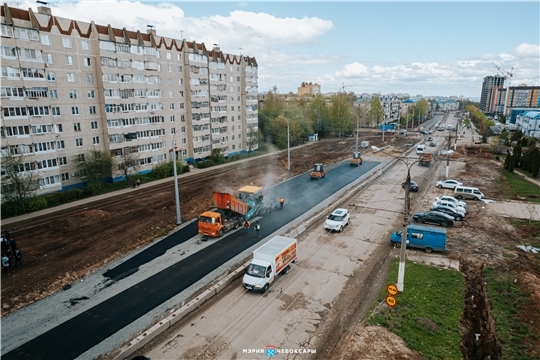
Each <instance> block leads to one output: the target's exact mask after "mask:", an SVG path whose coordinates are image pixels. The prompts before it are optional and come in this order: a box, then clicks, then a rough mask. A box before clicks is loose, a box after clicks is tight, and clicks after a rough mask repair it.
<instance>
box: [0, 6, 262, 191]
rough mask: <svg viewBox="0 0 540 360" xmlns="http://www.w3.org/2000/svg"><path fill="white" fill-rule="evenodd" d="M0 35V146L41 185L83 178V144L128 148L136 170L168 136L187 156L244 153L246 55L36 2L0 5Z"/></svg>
mask: <svg viewBox="0 0 540 360" xmlns="http://www.w3.org/2000/svg"><path fill="white" fill-rule="evenodd" d="M1 36H2V44H1V50H2V53H1V58H2V63H1V71H2V74H1V77H2V79H1V80H2V84H1V98H2V104H1V107H2V118H1V121H2V122H1V146H2V154H6V153H11V154H13V155H16V156H23V157H24V161H25V164H26V165H25V166H27V168H28V169H31V170H34V171H38V172H39V174H40V177H41V178H42V181H41V192H42V193H45V192H51V191H58V190H61V189H68V188H71V187H74V186H79V185H80V184H81V183H84V182H85V176H84V175H85V174H80V173H78V172H77V163H78V162H80V161H84V156H87V153H88V151H89V150H100V151H107V152H110V153H111V154H112V155H113V156H115V157H117V158H121V157H122V156H127V155H130V157H132V158H134V159H135V161H136V163H137V165H138V166H139V172H141V173H146V172H150V171H152V169H153V167H154V166H155V165H156V164H158V163H159V162H162V161H168V160H170V159H171V154H172V149H173V147H174V148H175V149H176V150H175V151H176V152H177V154H178V157H179V158H182V159H183V160H184V161H187V162H193V161H196V160H201V159H204V158H206V157H208V156H210V155H211V154H212V152H213V151H216V150H219V151H220V152H221V153H222V154H224V155H225V156H230V155H233V154H237V153H242V152H246V151H247V147H248V139H249V136H250V135H254V132H256V131H257V129H258V115H257V114H258V103H257V93H258V75H257V62H256V60H255V58H253V57H248V56H245V55H232V54H226V53H223V52H222V51H221V50H220V48H219V46H218V45H214V47H213V48H212V49H207V48H206V47H205V45H204V44H199V43H196V42H188V41H186V40H178V39H172V38H165V37H162V36H158V35H157V34H156V30H155V29H153V28H152V27H149V29H147V32H146V33H142V32H141V31H128V30H126V28H123V29H119V28H112V27H111V26H110V25H109V26H104V25H97V24H95V23H94V22H91V23H84V22H80V21H75V20H70V19H64V18H59V17H55V16H52V14H51V9H50V8H47V7H43V6H40V7H39V8H38V11H37V13H35V12H34V11H32V9H29V10H28V11H26V10H21V9H17V8H11V7H8V6H7V4H4V5H3V6H2V8H1ZM173 141H174V142H175V144H176V146H173ZM255 148H256V147H255ZM253 149H254V147H252V150H253ZM116 176H120V175H119V174H116Z"/></svg>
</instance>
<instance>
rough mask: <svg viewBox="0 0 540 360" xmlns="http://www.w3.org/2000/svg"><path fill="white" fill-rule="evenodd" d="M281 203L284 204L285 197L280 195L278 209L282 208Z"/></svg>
mask: <svg viewBox="0 0 540 360" xmlns="http://www.w3.org/2000/svg"><path fill="white" fill-rule="evenodd" d="M283 204H285V199H284V198H282V197H280V198H279V208H280V209H283Z"/></svg>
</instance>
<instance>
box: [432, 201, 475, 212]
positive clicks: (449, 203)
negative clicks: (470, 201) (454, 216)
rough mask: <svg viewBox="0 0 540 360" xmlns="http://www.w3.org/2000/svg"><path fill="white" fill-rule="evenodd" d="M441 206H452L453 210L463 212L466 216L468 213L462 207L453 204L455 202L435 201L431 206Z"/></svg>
mask: <svg viewBox="0 0 540 360" xmlns="http://www.w3.org/2000/svg"><path fill="white" fill-rule="evenodd" d="M439 205H444V206H450V207H451V208H454V209H456V210H458V211H461V212H462V213H464V214H466V213H467V209H465V208H464V207H463V206H460V205H458V204H456V203H453V202H450V201H444V200H435V201H434V202H433V203H432V204H431V206H432V207H435V206H439Z"/></svg>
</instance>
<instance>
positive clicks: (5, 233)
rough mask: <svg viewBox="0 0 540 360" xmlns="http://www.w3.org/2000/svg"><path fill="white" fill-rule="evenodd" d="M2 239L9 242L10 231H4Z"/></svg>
mask: <svg viewBox="0 0 540 360" xmlns="http://www.w3.org/2000/svg"><path fill="white" fill-rule="evenodd" d="M4 238H5V239H7V240H8V241H10V240H11V229H6V230H4Z"/></svg>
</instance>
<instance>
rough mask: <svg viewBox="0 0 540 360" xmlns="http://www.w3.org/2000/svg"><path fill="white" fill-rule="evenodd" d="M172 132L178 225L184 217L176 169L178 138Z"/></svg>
mask: <svg viewBox="0 0 540 360" xmlns="http://www.w3.org/2000/svg"><path fill="white" fill-rule="evenodd" d="M175 136H176V132H175V133H174V136H173V135H172V134H171V139H172V146H173V147H172V152H173V169H174V199H175V200H176V225H180V224H182V217H181V216H180V194H179V193H178V172H177V171H176V140H175V139H174V137H175Z"/></svg>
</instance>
